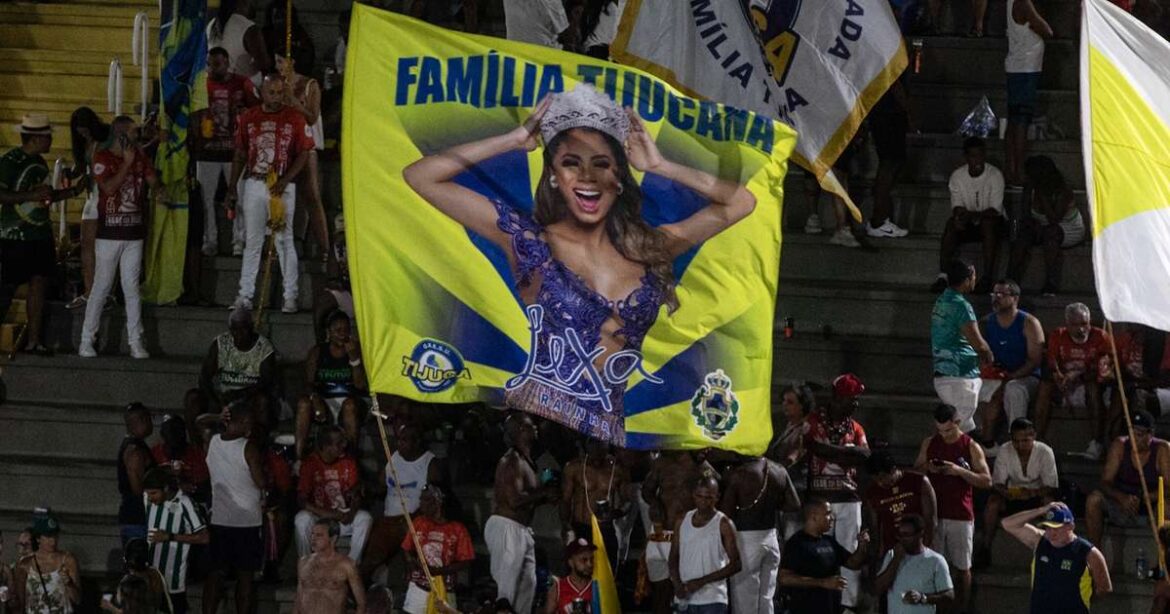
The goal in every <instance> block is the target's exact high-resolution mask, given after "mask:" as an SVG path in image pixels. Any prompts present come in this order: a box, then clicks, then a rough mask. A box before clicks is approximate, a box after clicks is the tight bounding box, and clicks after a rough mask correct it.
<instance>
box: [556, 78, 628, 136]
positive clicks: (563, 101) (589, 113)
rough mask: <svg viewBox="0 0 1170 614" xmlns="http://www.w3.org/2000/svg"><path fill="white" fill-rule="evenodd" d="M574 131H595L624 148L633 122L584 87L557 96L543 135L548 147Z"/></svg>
mask: <svg viewBox="0 0 1170 614" xmlns="http://www.w3.org/2000/svg"><path fill="white" fill-rule="evenodd" d="M570 128H593V129H594V130H599V131H601V132H604V133H605V134H608V135H609V136H612V137H613V138H615V139H617V142H619V143H623V144H624V143H625V142H626V137H627V136H629V134H630V118H629V117H628V116H627V115H626V112H625V111H624V110H622V108H621V107H619V106H618V105H617V104H616V103H615V102H614V101H613V100H612V99H611V98H610V97H609V96H606V95H605V94H603V93H601V92H599V91H597V90H596V89H594V87H593V86H592V85H589V84H588V83H581V84H579V85H577V87H576V88H575V89H573V91H571V92H561V93H559V94H553V101H552V104H551V105H549V107H548V111H547V112H545V114H544V119H542V120H541V122H540V135H541V136H542V137H544V142H545V143H548V142H549V141H551V140H552V138H553V137H554V136H556V135H558V134H560V133H561V132H564V131H565V130H569V129H570Z"/></svg>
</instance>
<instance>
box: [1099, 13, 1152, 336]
mask: <svg viewBox="0 0 1170 614" xmlns="http://www.w3.org/2000/svg"><path fill="white" fill-rule="evenodd" d="M1083 19H1084V22H1083V23H1084V32H1083V33H1082V35H1081V122H1082V125H1083V130H1082V137H1081V138H1082V141H1083V148H1084V156H1085V171H1086V172H1085V175H1086V178H1087V180H1088V193H1089V209H1090V211H1091V212H1092V216H1093V264H1094V268H1095V272H1096V277H1097V294H1098V296H1099V298H1100V301H1101V308H1102V310H1103V311H1104V312H1105V316H1106V317H1107V318H1109V319H1110V320H1114V321H1119V322H1139V323H1141V324H1146V325H1149V326H1153V327H1154V328H1158V329H1161V330H1170V43H1167V42H1166V41H1165V40H1164V39H1162V38H1161V37H1159V36H1158V35H1157V34H1156V33H1154V31H1153V30H1150V29H1149V28H1147V27H1146V26H1145V25H1143V24H1142V23H1141V22H1140V21H1138V20H1137V19H1135V18H1134V17H1133V16H1131V15H1130V14H1129V13H1126V12H1125V11H1123V10H1121V9H1120V8H1118V7H1117V6H1115V5H1113V4H1111V3H1109V2H1107V1H1106V0H1086V1H1085V3H1084V18H1083Z"/></svg>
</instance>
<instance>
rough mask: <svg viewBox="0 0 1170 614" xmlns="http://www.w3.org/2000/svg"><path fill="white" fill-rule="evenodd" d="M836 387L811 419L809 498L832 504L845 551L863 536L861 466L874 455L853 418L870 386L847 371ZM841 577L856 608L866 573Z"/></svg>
mask: <svg viewBox="0 0 1170 614" xmlns="http://www.w3.org/2000/svg"><path fill="white" fill-rule="evenodd" d="M832 390H833V398H832V401H830V403H829V406H828V407H827V408H824V409H821V410H818V411H815V412H813V413H811V414H809V416H808V419H807V420H808V435H806V436H805V449H806V450H808V452H809V468H808V476H809V488H808V496H809V497H810V498H811V497H816V498H821V499H824V500H826V501H828V502H829V504H830V506H831V507H832V510H833V517H834V518H835V519H836V522H834V523H833V533H834V537H835V538H836V539H837V542H838V543H840V544H841V545H842V546H844V547H845V549H846V550H849V551H854V550H856V549H857V546H858V536H859V535H860V534H861V492H860V489H859V488H858V485H857V468H858V466H860V465H862V464H864V463H865V461H866V459H868V458H869V442H868V441H866V439H865V429H863V428H861V425H860V424H859V423H858V422H857V421H856V420H854V419H853V414H854V412H856V411H857V408H858V405H859V402H858V398H859V397H860V396H861V393H863V392H865V385H864V384H862V383H861V380H860V379H858V377H857V376H856V375H853V374H852V373H846V374H844V375H839V376H837V378H836V379H834V380H833V385H832ZM841 575H842V577H844V578H845V579H846V581H847V582H848V584H847V585H846V586H845V589H844V590H843V591H842V595H841V605H843V606H844V607H846V608H851V607H854V606H856V605H857V595H858V588H859V587H860V586H861V576H860V574H858V573H857V572H856V571H855V570H851V569H842V570H841Z"/></svg>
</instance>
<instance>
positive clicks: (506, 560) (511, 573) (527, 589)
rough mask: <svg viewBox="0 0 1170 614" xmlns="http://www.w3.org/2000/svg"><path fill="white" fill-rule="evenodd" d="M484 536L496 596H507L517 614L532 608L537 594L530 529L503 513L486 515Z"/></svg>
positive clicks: (524, 612) (527, 611)
mask: <svg viewBox="0 0 1170 614" xmlns="http://www.w3.org/2000/svg"><path fill="white" fill-rule="evenodd" d="M483 538H484V541H485V542H487V547H488V554H489V555H490V556H491V572H492V580H495V582H496V598H497V599H507V600H508V601H509V602H510V603H511V604H512V609H513V610H514V611H515V612H516V613H517V614H521V613H523V614H529V613H530V612H532V601H533V599H534V598H535V597H536V541H535V540H534V539H533V538H532V529H530V528H528V527H526V526H524V525H522V524H520V523H519V522H516V521H515V520H512V519H510V518H504V517H503V516H492V517H491V518H488V520H487V523H486V524H485V525H484V527H483Z"/></svg>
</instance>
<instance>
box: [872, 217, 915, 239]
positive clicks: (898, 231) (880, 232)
mask: <svg viewBox="0 0 1170 614" xmlns="http://www.w3.org/2000/svg"><path fill="white" fill-rule="evenodd" d="M870 221H871V222H872V221H873V220H870ZM865 234H867V235H869V236H871V237H874V238H878V239H900V238H902V237H904V236H906V235H908V234H910V231H909V230H906V229H905V228H902V227H901V226H898V225H897V224H895V223H893V222H891V221H890V220H886V221H885V223H884V224H882V225H881V226H878V227H877V228H874V227H873V226H872V225H871V224H870V223H869V222H867V223H866V224H865Z"/></svg>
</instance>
